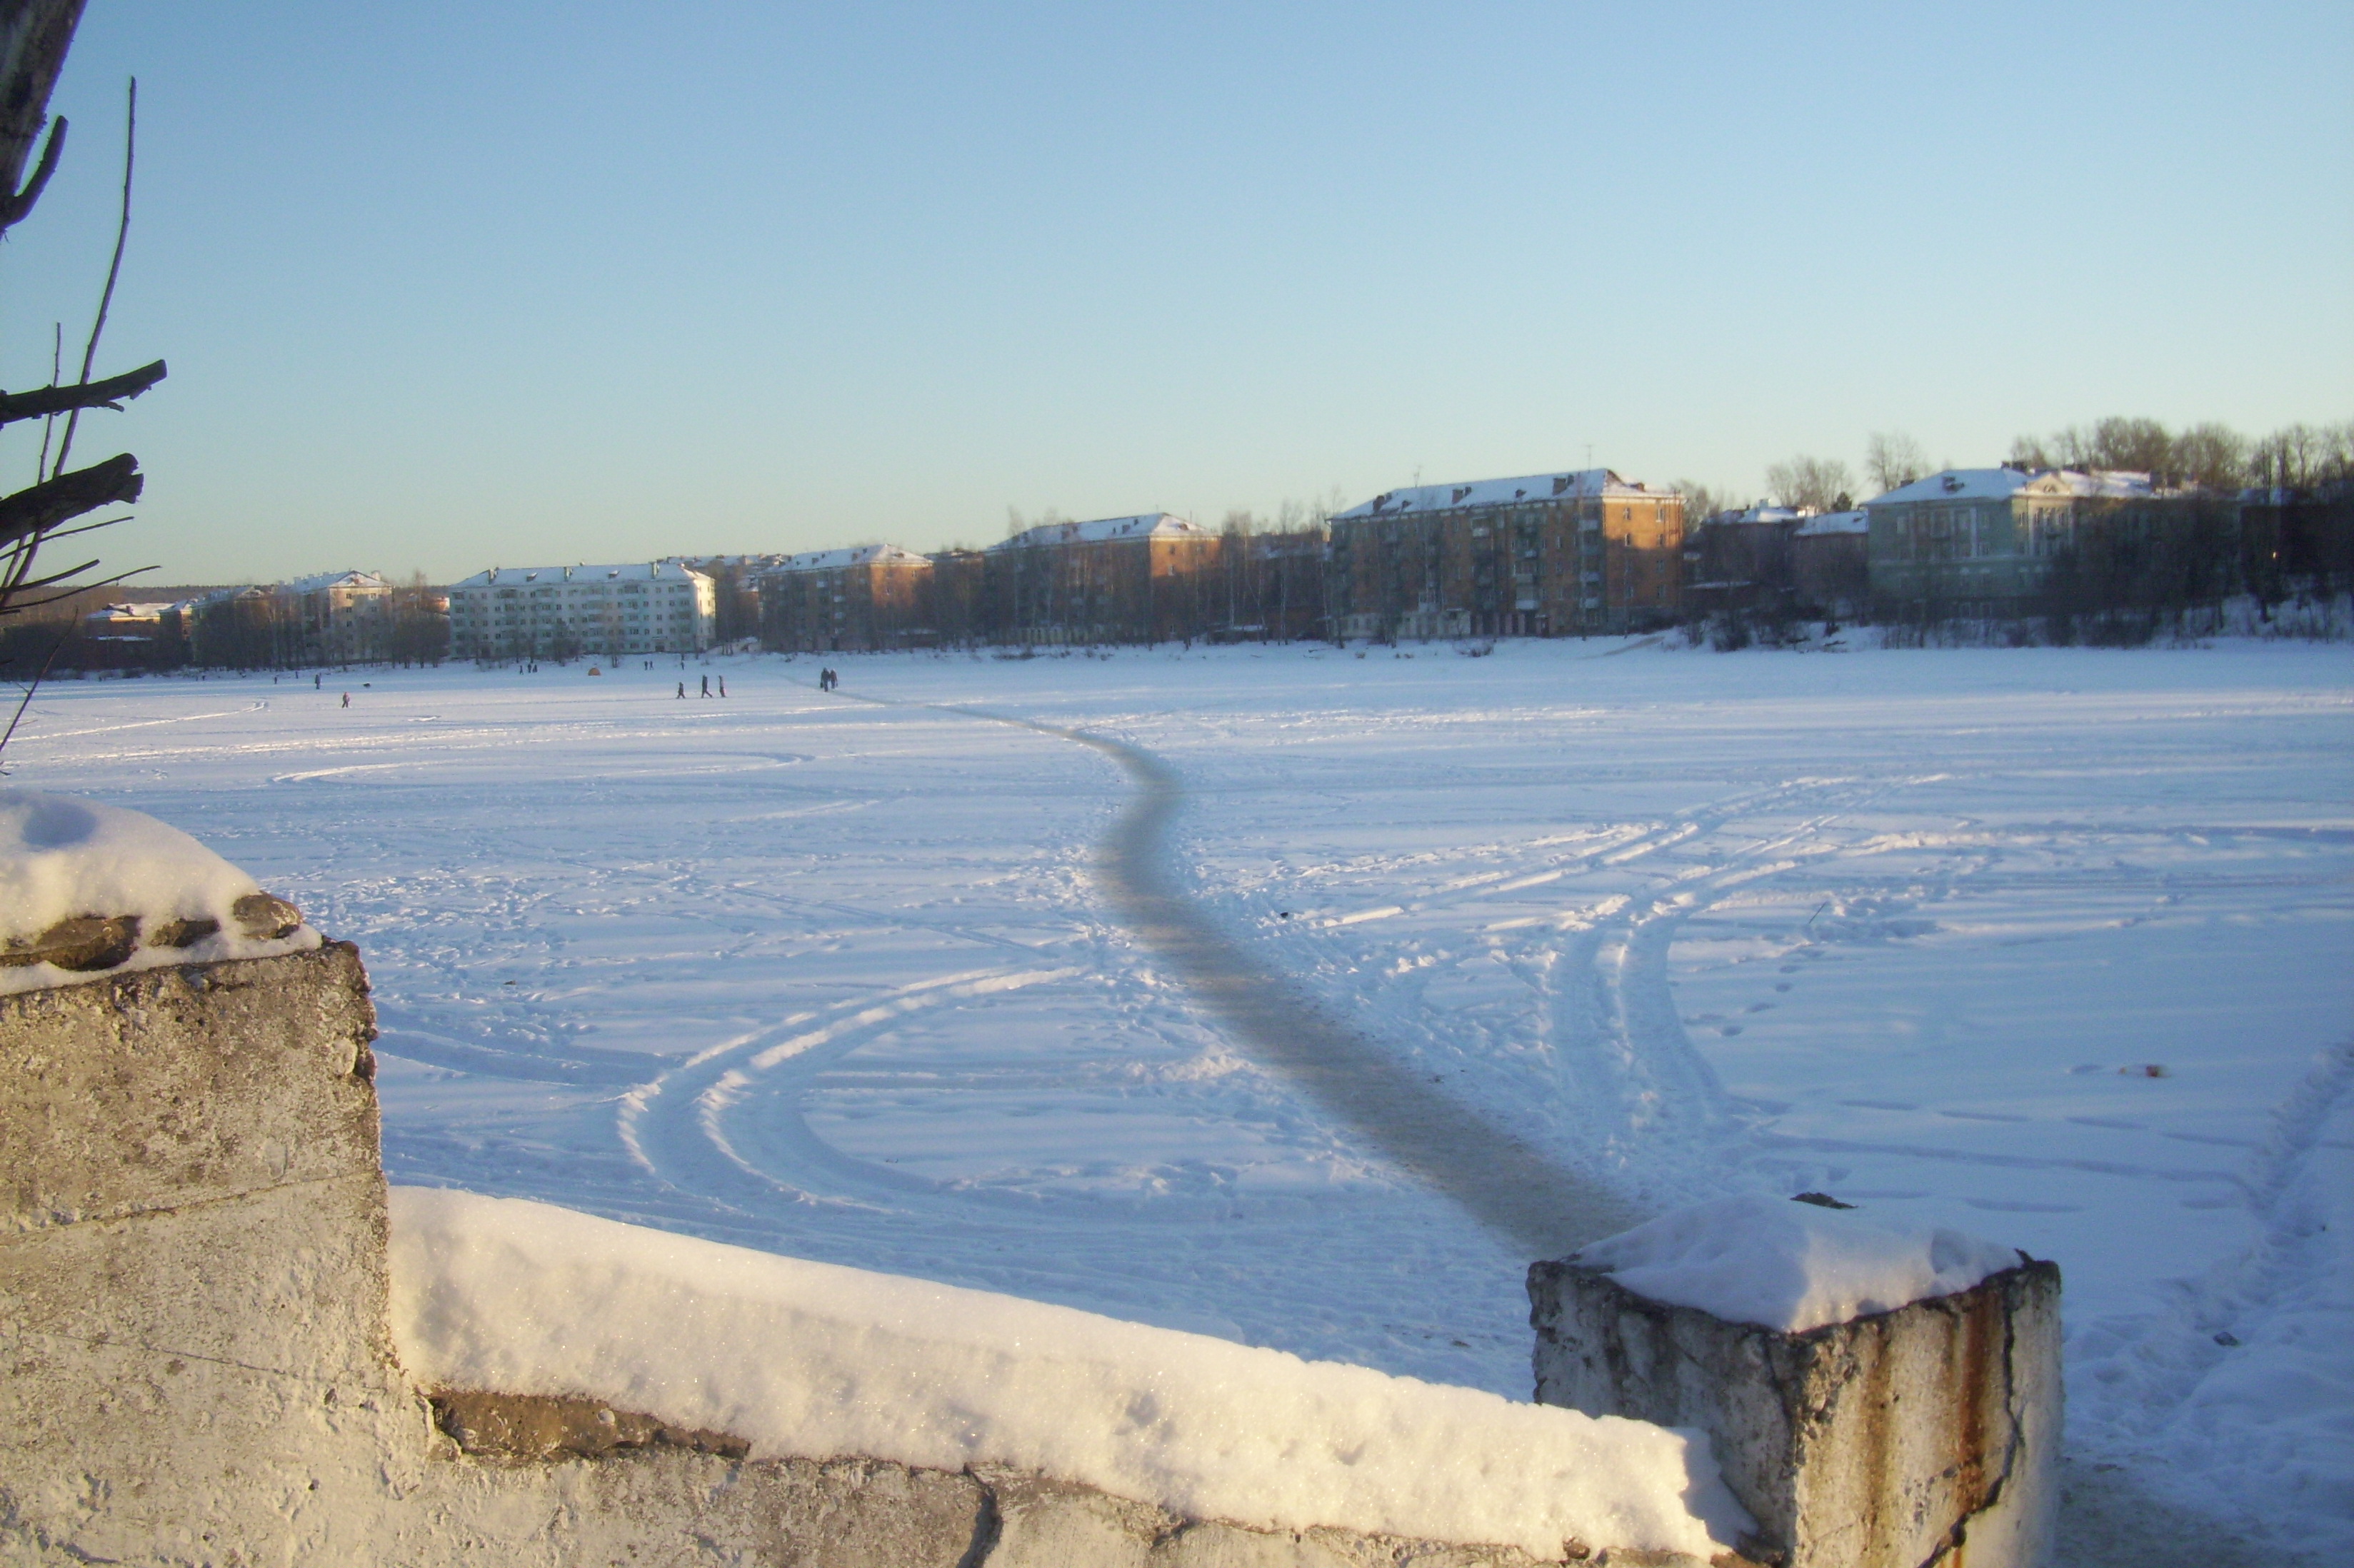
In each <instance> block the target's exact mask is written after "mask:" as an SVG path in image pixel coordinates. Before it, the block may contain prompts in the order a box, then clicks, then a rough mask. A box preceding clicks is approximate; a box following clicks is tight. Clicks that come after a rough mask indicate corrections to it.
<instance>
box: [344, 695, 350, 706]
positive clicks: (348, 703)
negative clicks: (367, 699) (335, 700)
mask: <svg viewBox="0 0 2354 1568" xmlns="http://www.w3.org/2000/svg"><path fill="white" fill-rule="evenodd" d="M351 705H352V694H350V693H349V692H345V694H344V706H345V707H350V706H351Z"/></svg>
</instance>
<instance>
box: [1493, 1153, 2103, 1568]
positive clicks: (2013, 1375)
mask: <svg viewBox="0 0 2354 1568" xmlns="http://www.w3.org/2000/svg"><path fill="white" fill-rule="evenodd" d="M1529 1299H1530V1305H1531V1312H1530V1321H1531V1323H1532V1326H1533V1327H1534V1328H1535V1330H1536V1331H1537V1342H1536V1353H1535V1368H1536V1378H1537V1399H1538V1400H1539V1402H1541V1403H1543V1404H1559V1405H1564V1406H1567V1407H1569V1408H1571V1409H1575V1410H1581V1411H1584V1412H1585V1413H1587V1414H1593V1415H1625V1416H1631V1417H1634V1418H1636V1419H1638V1420H1643V1421H1650V1422H1656V1423H1659V1424H1660V1425H1671V1426H1683V1427H1697V1428H1699V1429H1700V1430H1701V1431H1703V1432H1705V1433H1707V1434H1708V1435H1709V1436H1710V1438H1711V1440H1712V1446H1713V1448H1714V1452H1715V1455H1716V1457H1717V1460H1718V1463H1719V1465H1720V1466H1721V1467H1722V1469H1723V1475H1724V1479H1725V1481H1726V1484H1727V1485H1728V1486H1730V1487H1731V1489H1732V1490H1733V1492H1734V1496H1736V1497H1737V1498H1739V1499H1741V1502H1742V1503H1743V1505H1744V1507H1746V1508H1747V1509H1748V1510H1749V1511H1750V1513H1751V1514H1752V1515H1753V1516H1754V1517H1755V1520H1756V1521H1757V1527H1756V1531H1755V1533H1754V1534H1753V1535H1752V1536H1751V1537H1750V1538H1749V1539H1747V1540H1746V1541H1744V1542H1742V1550H1743V1552H1744V1555H1745V1556H1749V1557H1752V1558H1755V1559H1757V1560H1758V1561H1761V1562H1765V1563H1775V1564H1778V1565H1781V1568H1929V1565H1932V1564H1934V1565H1937V1568H1963V1565H1964V1564H1967V1568H2038V1565H2040V1564H2041V1563H2044V1562H2045V1561H2046V1560H2047V1557H2048V1554H2049V1551H2050V1545H2051V1540H2052V1515H2053V1510H2054V1508H2055V1506H2056V1504H2057V1501H2058V1497H2057V1481H2056V1469H2055V1467H2056V1466H2057V1464H2058V1460H2059V1440H2060V1421H2061V1382H2060V1271H2059V1269H2058V1268H2057V1267H2056V1266H2054V1265H2052V1264H2050V1263H2044V1262H2039V1261H2036V1260H2033V1259H2031V1258H2029V1257H2027V1255H2025V1254H2023V1253H2020V1252H2017V1251H2015V1250H2013V1249H2009V1248H1999V1247H1996V1246H1994V1245H1991V1244H1988V1243H1985V1242H1980V1241H1978V1240H1976V1239H1974V1238H1971V1237H1967V1236H1963V1235H1960V1234H1957V1233H1954V1232H1950V1231H1940V1230H1927V1229H1903V1228H1897V1227H1892V1226H1889V1225H1886V1224H1880V1223H1877V1222H1875V1221H1873V1220H1872V1219H1871V1218H1869V1217H1867V1216H1864V1215H1862V1214H1858V1213H1843V1212H1838V1211H1834V1210H1829V1209H1826V1208H1821V1207H1816V1206H1813V1205H1811V1204H1803V1203H1791V1202H1784V1201H1781V1200H1777V1199H1769V1198H1757V1197H1743V1198H1734V1199H1726V1200H1723V1201H1721V1202H1715V1203H1709V1204H1702V1205H1699V1206H1698V1207H1696V1208H1694V1209H1691V1210H1686V1211H1681V1212H1679V1213H1673V1214H1669V1215H1666V1216H1663V1217H1662V1218H1660V1219H1658V1220H1654V1221H1651V1222H1649V1224H1644V1225H1640V1226H1638V1227H1636V1228H1635V1229H1634V1230H1631V1231H1628V1232H1627V1233H1625V1234H1622V1235H1619V1236H1614V1237H1611V1238H1609V1239H1607V1240H1606V1241H1602V1242H1598V1243H1596V1244H1595V1245H1592V1246H1589V1247H1586V1248H1585V1249H1583V1250H1582V1251H1580V1252H1579V1253H1577V1254H1575V1255H1572V1256H1571V1257H1569V1258H1565V1259H1563V1260H1561V1261H1559V1262H1551V1263H1540V1264H1537V1265H1535V1266H1532V1268H1531V1269H1530V1270H1529Z"/></svg>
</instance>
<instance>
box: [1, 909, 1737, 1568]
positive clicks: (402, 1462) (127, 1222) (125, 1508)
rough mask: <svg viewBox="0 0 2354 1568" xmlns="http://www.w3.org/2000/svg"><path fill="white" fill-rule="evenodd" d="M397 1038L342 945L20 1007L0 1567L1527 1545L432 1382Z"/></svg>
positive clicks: (1010, 1559) (1413, 1556)
mask: <svg viewBox="0 0 2354 1568" xmlns="http://www.w3.org/2000/svg"><path fill="white" fill-rule="evenodd" d="M374 1033H375V1029H374V1018H373V1014H372V1012H371V1010H370V1008H369V1005H368V1001H367V994H366V976H365V974H364V973H363V971H362V969H361V968H360V963H359V959H358V955H357V954H356V952H355V951H354V949H352V948H350V947H348V946H345V945H341V944H330V945H329V946H327V947H325V948H321V949H319V950H316V951H313V952H305V953H295V954H290V955H287V956H284V957H281V958H271V959H248V960H235V961H229V962H224V963H217V964H210V965H186V966H182V967H179V968H176V969H151V970H145V971H141V972H136V973H133V974H129V975H123V976H118V977H112V978H100V979H94V980H90V981H87V982H85V983H83V984H80V985H75V986H68V987H62V988H58V989H55V990H48V991H28V992H20V993H14V994H8V995H0V1171H5V1181H0V1367H5V1369H6V1376H5V1378H0V1563H90V1562H107V1563H153V1564H164V1563H171V1564H217V1565H221V1568H228V1565H231V1564H250V1563H383V1564H404V1565H405V1564H415V1565H417V1568H439V1565H442V1564H461V1563H481V1562H484V1561H493V1560H494V1561H496V1562H497V1563H500V1564H501V1568H539V1565H543V1564H545V1565H546V1568H556V1565H558V1564H563V1565H567V1568H569V1565H572V1564H583V1563H592V1564H593V1563H612V1564H621V1563H628V1564H631V1565H633V1568H654V1565H665V1564H680V1565H685V1564H717V1563H728V1564H779V1565H783V1564H808V1565H811V1568H818V1565H823V1568H923V1565H927V1564H938V1568H981V1565H982V1564H991V1565H995V1568H1017V1565H1018V1568H1045V1565H1047V1564H1055V1565H1062V1564H1072V1565H1079V1564H1097V1563H1102V1564H1127V1563H1136V1564H1150V1565H1152V1568H1276V1565H1278V1564H1281V1565H1286V1568H1377V1565H1379V1568H1398V1565H1402V1564H1405V1563H1419V1564H1426V1565H1429V1568H1475V1565H1481V1568H1489V1565H1492V1568H1507V1565H1510V1564H1525V1563H1529V1562H1530V1561H1531V1560H1530V1559H1529V1558H1527V1557H1526V1556H1525V1555H1524V1554H1523V1553H1522V1552H1519V1551H1517V1550H1514V1549H1511V1548H1507V1547H1497V1546H1483V1545H1478V1544H1461V1543H1455V1544H1449V1543H1443V1542H1408V1541H1398V1540H1392V1539H1389V1538H1386V1537H1375V1536H1364V1535H1357V1534H1353V1533H1352V1532H1349V1531H1337V1530H1313V1531H1265V1530H1255V1529H1247V1528H1245V1527H1243V1526H1240V1525H1235V1524H1228V1523H1221V1522H1217V1521H1212V1520H1186V1519H1181V1518H1179V1517H1177V1516H1175V1515H1173V1514H1171V1513H1169V1512H1167V1511H1165V1510H1161V1509H1158V1508H1154V1507H1151V1506H1150V1505H1148V1504H1144V1503H1139V1502H1132V1501H1128V1500H1125V1499H1116V1498H1111V1497H1107V1496H1105V1495H1103V1494H1102V1493H1099V1492H1096V1491H1093V1490H1090V1489H1087V1488H1084V1487H1078V1486H1073V1485H1066V1484H1063V1483H1059V1482H1056V1481H1053V1480H1050V1479H1047V1478H1040V1477H1034V1476H1016V1475H1005V1474H994V1473H992V1474H988V1475H977V1474H949V1473H945V1472H940V1471H929V1470H919V1469H913V1468H910V1467H905V1466H901V1465H894V1464H886V1463H883V1462H880V1461H875V1460H869V1459H858V1458H832V1459H824V1460H818V1459H809V1458H794V1457H748V1445H746V1444H744V1443H743V1442H742V1441H741V1440H740V1439H737V1438H734V1437H731V1436H729V1435H727V1434H725V1433H709V1432H687V1431H681V1430H678V1429H675V1428H671V1427H667V1426H665V1425H663V1424H662V1423H660V1422H659V1421H655V1420H653V1419H652V1418H651V1417H647V1416H644V1415H640V1414H632V1413H630V1412H622V1411H614V1410H610V1409H609V1408H606V1407H604V1406H601V1405H599V1404H595V1403H594V1402H591V1401H587V1400H561V1399H557V1400H551V1399H531V1398H525V1397H521V1396H515V1395H509V1394H502V1393H495V1392H492V1393H482V1392H469V1391H437V1392H436V1393H435V1396H434V1397H433V1398H432V1399H430V1400H429V1399H428V1397H427V1396H426V1395H425V1394H424V1393H421V1392H420V1391H419V1390H418V1389H416V1388H414V1387H413V1386H411V1384H410V1383H409V1382H408V1379H407V1378H406V1377H405V1376H404V1375H403V1374H402V1372H401V1371H400V1369H399V1368H398V1365H397V1364H396V1363H395V1360H394V1356H393V1349H392V1346H391V1344H390V1341H389V1338H388V1335H387V1330H386V1326H385V1325H386V1315H385V1300H386V1268H385V1242H386V1229H385V1195H384V1178H383V1173H382V1170H381V1168H380V1166H379V1164H378V1160H377V1151H376V1099H375V1094H374V1090H373V1086H372V1084H371V1082H370V1076H371V1071H372V1063H371V1059H370V1057H369V1054H368V1049H367V1046H368V1042H369V1041H370V1040H371V1039H372V1038H373V1037H374ZM1564 1552H1565V1554H1568V1555H1573V1556H1574V1555H1576V1554H1577V1553H1580V1552H1585V1548H1583V1547H1573V1546H1570V1545H1569V1544H1567V1543H1565V1546H1564ZM1585 1560H1587V1561H1592V1562H1595V1563H1608V1562H1610V1561H1612V1558H1611V1556H1610V1554H1609V1553H1608V1552H1607V1551H1606V1550H1605V1551H1598V1552H1585ZM1637 1560H1638V1559H1630V1558H1628V1557H1626V1556H1624V1555H1621V1556H1620V1557H1619V1558H1617V1561H1618V1562H1619V1563H1632V1562H1634V1561H1637ZM1684 1568H1691V1565H1690V1564H1686V1565H1684Z"/></svg>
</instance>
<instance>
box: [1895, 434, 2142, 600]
mask: <svg viewBox="0 0 2354 1568" xmlns="http://www.w3.org/2000/svg"><path fill="white" fill-rule="evenodd" d="M2155 498H2157V490H2156V488H2155V486H2154V485H2153V484H2152V482H2151V480H2150V476H2149V475H2148V474H2146V473H2126V472H2113V471H2096V472H2090V473H2086V472H2079V471H2075V470H2073V469H2046V470H2043V471H2027V470H2024V469H2016V468H1963V469H1947V470H1946V471H1944V472H1942V473H1933V474H1931V475H1929V477H1928V478H1926V479H1922V480H1915V481H1914V482H1913V483H1911V484H1907V485H1903V486H1902V487H1900V488H1898V489H1895V490H1892V491H1890V492H1889V493H1887V494H1885V495H1881V496H1876V497H1874V498H1873V499H1872V500H1870V501H1867V502H1865V503H1864V505H1863V512H1864V515H1865V518H1866V519H1867V527H1868V529H1869V535H1870V540H1869V545H1868V546H1867V554H1868V558H1869V560H1870V564H1871V580H1872V598H1873V599H1875V600H1878V601H1879V602H1880V603H1881V604H1882V605H1883V606H1886V607H1890V608H1892V609H1910V610H1913V611H1916V612H1926V611H1930V610H1934V611H1935V612H1936V613H1940V614H1950V615H1958V616H1962V617H1965V618H1984V617H1999V616H2007V615H2012V614H2017V613H2020V612H2021V611H2022V610H2024V609H2028V608H2029V607H2030V606H2031V604H2032V603H2033V602H2034V601H2036V600H2037V599H2040V598H2041V595H2042V593H2043V591H2044V588H2045V587H2046V585H2047V583H2048V582H2049V580H2050V578H2051V576H2052V568H2053V567H2054V565H2055V564H2056V563H2057V562H2059V561H2060V560H2062V558H2065V557H2071V556H2074V555H2075V553H2076V552H2077V550H2078V549H2079V547H2080V546H2084V545H2087V544H2090V543H2091V542H2092V537H2091V536H2092V535H2093V533H2094V528H2095V526H2096V524H2101V523H2104V522H2105V521H2106V520H2108V519H2111V518H2113V517H2115V515H2116V514H2119V513H2121V512H2124V511H2126V510H2127V509H2129V508H2131V509H2134V510H2136V511H2140V510H2145V508H2142V507H2140V506H2138V505H2137V503H2148V502H2150V501H2152V500H2153V499H2155Z"/></svg>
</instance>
